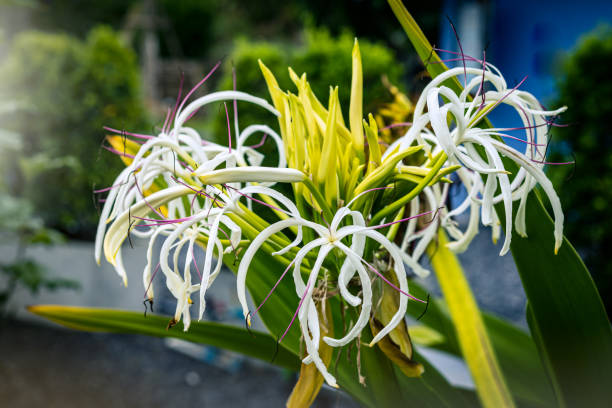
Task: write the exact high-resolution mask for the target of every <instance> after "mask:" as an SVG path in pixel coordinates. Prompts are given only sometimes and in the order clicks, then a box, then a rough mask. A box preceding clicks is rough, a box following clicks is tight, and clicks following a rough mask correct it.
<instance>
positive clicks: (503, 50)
mask: <svg viewBox="0 0 612 408" xmlns="http://www.w3.org/2000/svg"><path fill="white" fill-rule="evenodd" d="M467 3H470V2H469V1H458V0H447V1H446V2H445V4H444V9H443V11H442V16H441V24H440V27H441V33H440V39H441V45H442V48H444V49H450V50H458V47H457V45H456V40H455V36H454V34H453V32H452V29H451V27H450V24H449V23H448V20H447V19H446V15H448V16H449V17H450V18H451V19H452V20H453V22H454V23H455V25H456V26H457V27H458V28H459V27H461V26H462V25H461V24H460V22H459V21H458V19H459V16H460V15H461V13H460V9H461V7H462V6H464V5H465V4H467ZM471 3H475V2H473V1H472V2H471ZM478 3H479V4H482V5H483V6H482V7H483V11H484V13H483V15H484V16H485V18H486V20H487V21H486V25H485V26H486V33H484V39H483V42H482V43H483V44H485V45H486V44H487V43H488V48H487V60H488V61H490V62H491V63H493V64H494V65H495V66H497V67H498V68H499V69H500V70H501V72H502V74H503V75H504V76H505V78H506V81H507V82H508V85H509V86H514V85H515V84H516V83H518V82H519V81H520V80H521V79H523V77H525V76H526V75H527V76H528V78H527V80H526V81H525V83H524V84H523V85H522V86H521V89H523V90H526V91H529V92H531V93H533V94H534V95H535V96H536V97H537V98H538V99H540V101H541V102H542V103H544V104H545V105H546V104H547V103H550V102H551V101H552V100H553V99H554V97H555V93H556V90H555V73H556V72H557V71H558V70H557V68H558V67H559V66H560V63H561V61H562V57H563V55H564V54H565V53H566V52H568V51H571V50H572V49H573V48H574V47H575V45H576V44H577V42H578V41H579V38H580V36H581V35H583V34H585V33H588V32H590V31H592V30H593V29H595V28H596V27H597V26H598V25H600V24H609V25H610V24H612V0H608V1H601V0H583V1H550V0H547V1H524V0H498V1H490V2H478ZM465 26H466V25H465V24H464V25H463V27H465ZM467 26H468V27H469V26H470V25H467ZM459 36H460V38H461V37H464V36H466V35H465V34H462V33H461V32H459ZM467 37H469V36H467ZM476 57H478V58H481V55H476ZM611 78H612V67H611ZM490 117H491V120H492V121H493V123H494V124H495V125H496V126H510V125H512V123H514V119H515V118H514V117H512V116H509V115H508V112H507V111H503V110H500V111H498V112H493V114H492V115H490Z"/></svg>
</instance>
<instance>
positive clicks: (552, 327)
mask: <svg viewBox="0 0 612 408" xmlns="http://www.w3.org/2000/svg"><path fill="white" fill-rule="evenodd" d="M526 221H527V228H528V230H527V232H528V233H529V236H528V237H527V238H520V237H519V236H517V235H516V233H515V234H513V237H512V244H511V250H512V254H513V256H514V260H515V262H516V266H517V268H518V271H519V274H520V276H521V280H522V281H523V287H524V288H525V293H526V295H527V299H528V314H527V318H528V323H529V328H530V329H531V332H532V334H533V337H534V340H535V341H536V344H537V346H538V348H539V350H540V353H541V357H542V358H543V361H544V365H545V366H546V368H547V369H548V371H549V374H550V376H551V379H552V382H553V386H554V388H555V391H556V394H557V398H558V400H559V405H560V406H568V407H574V406H589V407H604V406H609V404H610V401H612V387H611V386H610V379H609V377H608V375H607V374H604V373H609V372H610V370H612V329H611V328H610V322H609V320H608V316H607V315H606V312H605V309H604V306H603V303H602V301H601V298H600V297H599V293H598V292H597V289H596V287H595V284H594V283H593V280H592V279H591V276H590V274H589V272H588V270H587V269H586V267H585V265H584V263H583V262H582V260H581V259H580V257H579V256H578V254H577V253H576V251H575V250H574V248H573V247H572V245H571V244H570V243H569V241H568V240H567V239H564V241H563V245H562V246H561V248H560V250H559V253H558V254H557V255H553V253H552V248H553V246H554V239H553V221H552V220H551V219H550V216H549V215H548V214H547V212H546V210H545V209H544V207H543V206H542V204H541V202H540V201H539V199H538V197H537V196H534V195H531V196H530V197H529V200H528V202H527V220H526Z"/></svg>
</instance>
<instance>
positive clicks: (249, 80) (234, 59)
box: [213, 28, 404, 140]
mask: <svg viewBox="0 0 612 408" xmlns="http://www.w3.org/2000/svg"><path fill="white" fill-rule="evenodd" d="M304 37H305V41H304V44H303V45H302V46H300V47H295V46H294V47H291V46H289V45H287V44H281V43H272V42H264V41H250V40H248V39H246V38H241V39H239V40H238V41H237V42H236V45H235V47H234V50H233V52H232V53H231V54H230V55H229V56H228V58H227V60H228V61H227V63H225V64H224V66H223V67H224V71H223V76H222V78H221V79H220V85H219V88H220V89H232V86H233V85H232V69H235V71H236V82H237V87H238V89H240V90H242V91H244V92H248V93H252V94H254V95H257V96H260V97H263V98H267V95H268V91H267V88H266V84H265V82H263V81H262V75H261V71H260V69H259V65H258V62H257V61H258V60H259V59H261V60H262V61H263V62H264V63H265V64H266V66H267V67H268V68H270V70H271V71H272V72H273V73H274V74H275V75H276V77H277V79H278V81H279V85H280V86H281V89H293V90H295V86H294V85H293V83H292V82H291V79H290V78H289V73H288V70H287V67H292V68H293V70H294V71H295V72H296V73H297V74H298V75H301V74H302V73H304V72H307V73H308V81H309V83H310V84H311V86H312V89H313V91H314V93H315V94H316V95H317V96H318V97H319V99H320V100H321V101H322V102H323V103H324V104H326V103H327V98H328V96H329V87H330V86H335V85H338V86H339V98H340V105H341V106H342V108H343V111H345V112H347V111H348V107H349V98H350V88H351V83H350V78H351V69H352V68H351V50H352V48H353V42H354V41H355V38H354V36H353V35H352V34H351V33H349V32H348V31H344V32H342V33H341V34H340V35H338V36H333V35H331V34H330V32H329V30H327V29H324V28H319V29H316V28H309V29H307V30H306V32H305V36H304ZM359 46H360V49H361V53H362V56H363V72H364V77H363V81H364V87H363V88H364V98H363V99H364V104H365V105H364V111H365V112H373V111H375V109H376V106H377V105H378V104H380V103H381V102H382V101H389V99H390V94H389V92H388V90H387V89H386V88H385V86H384V85H383V82H382V78H383V76H386V77H387V78H388V79H389V81H390V82H391V83H393V84H399V83H400V82H401V79H402V75H403V73H404V70H403V68H402V66H401V64H400V63H399V62H398V61H397V59H396V58H395V56H394V53H393V51H392V50H391V49H390V48H389V47H387V46H385V45H383V44H381V43H375V42H372V41H367V40H360V42H359ZM218 116H219V119H223V120H217V121H215V131H214V132H213V133H214V134H215V135H217V136H219V135H220V136H221V138H225V137H227V130H226V127H227V125H226V121H225V114H223V115H218ZM221 116H223V118H221ZM239 117H240V121H241V123H243V124H250V123H267V124H269V125H270V126H271V127H272V128H275V127H276V126H275V122H276V118H274V117H271V115H269V114H268V113H267V112H262V109H261V108H258V107H254V106H253V105H250V104H240V106H239ZM344 119H345V120H346V121H348V117H346V118H344ZM222 140H224V139H222Z"/></svg>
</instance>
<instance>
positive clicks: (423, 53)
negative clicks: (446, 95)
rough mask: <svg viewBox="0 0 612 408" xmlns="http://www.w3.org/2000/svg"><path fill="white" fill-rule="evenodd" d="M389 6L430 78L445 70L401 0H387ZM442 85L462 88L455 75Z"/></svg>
mask: <svg viewBox="0 0 612 408" xmlns="http://www.w3.org/2000/svg"><path fill="white" fill-rule="evenodd" d="M387 1H388V3H389V6H391V9H392V10H393V13H394V14H395V17H397V19H398V21H399V22H400V24H401V25H402V27H403V28H404V31H405V32H406V35H408V39H409V40H410V42H411V43H412V45H413V46H414V49H415V51H416V52H417V54H418V55H419V58H421V61H423V62H424V63H425V68H426V69H427V72H429V75H431V77H432V78H435V77H436V76H438V75H440V74H442V73H444V72H446V71H447V70H448V67H447V66H446V64H444V63H443V62H442V60H441V59H440V57H439V56H438V54H437V53H436V52H435V51H434V49H433V47H432V46H431V44H430V43H429V41H428V40H427V37H425V34H423V31H422V30H421V28H420V27H419V25H418V24H417V23H416V21H415V20H414V18H413V17H412V15H411V14H410V13H409V12H408V10H406V7H404V5H403V4H402V1H401V0H387ZM444 85H446V86H448V87H449V88H451V89H452V90H453V91H455V92H457V93H460V92H461V90H462V87H461V83H460V82H459V81H458V80H457V78H456V77H453V78H452V79H450V80H447V81H445V82H444Z"/></svg>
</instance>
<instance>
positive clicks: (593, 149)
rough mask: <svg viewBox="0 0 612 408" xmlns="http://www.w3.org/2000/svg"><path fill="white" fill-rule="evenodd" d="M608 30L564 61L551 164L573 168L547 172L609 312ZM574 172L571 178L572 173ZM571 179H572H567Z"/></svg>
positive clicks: (611, 57)
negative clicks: (558, 124)
mask: <svg viewBox="0 0 612 408" xmlns="http://www.w3.org/2000/svg"><path fill="white" fill-rule="evenodd" d="M610 66H612V28H609V27H608V28H601V29H599V30H597V31H596V32H595V33H593V34H591V35H588V36H586V37H584V38H583V39H582V41H581V42H580V44H579V46H578V47H577V48H576V50H575V51H574V52H573V53H572V54H571V55H570V56H569V57H568V58H567V60H566V62H565V64H564V67H563V75H562V77H561V78H560V79H559V83H558V86H559V99H558V101H556V103H555V104H554V106H560V105H567V106H568V110H567V112H566V113H564V114H563V122H566V123H568V124H569V126H568V127H566V128H556V129H554V133H553V138H554V139H553V140H556V141H557V144H559V141H562V143H561V145H562V146H563V147H564V149H562V150H565V151H559V152H556V154H555V158H554V160H556V161H565V160H567V159H569V160H572V157H571V155H570V154H569V152H573V154H574V155H575V159H576V167H575V171H574V169H573V168H572V166H561V167H560V168H555V169H553V170H552V171H551V174H552V175H553V176H554V177H555V181H556V184H557V191H559V194H560V196H561V200H562V202H563V207H564V210H565V213H566V217H567V222H566V233H567V235H568V237H569V239H570V241H571V242H572V243H573V244H574V245H575V246H576V247H577V248H578V250H579V251H580V252H581V253H582V254H583V257H584V259H585V262H586V264H587V266H588V267H589V269H590V270H591V272H592V274H593V277H594V278H595V281H596V283H597V284H598V286H599V288H600V292H601V293H602V297H603V298H604V301H605V302H606V304H607V309H608V312H609V313H610V312H611V311H612V261H611V260H610V257H609V254H607V251H609V249H610V248H612V217H610V213H609V212H608V206H609V205H610V203H612V129H611V127H610V118H612V82H611V81H610ZM572 173H573V174H572ZM570 177H571V179H570Z"/></svg>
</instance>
